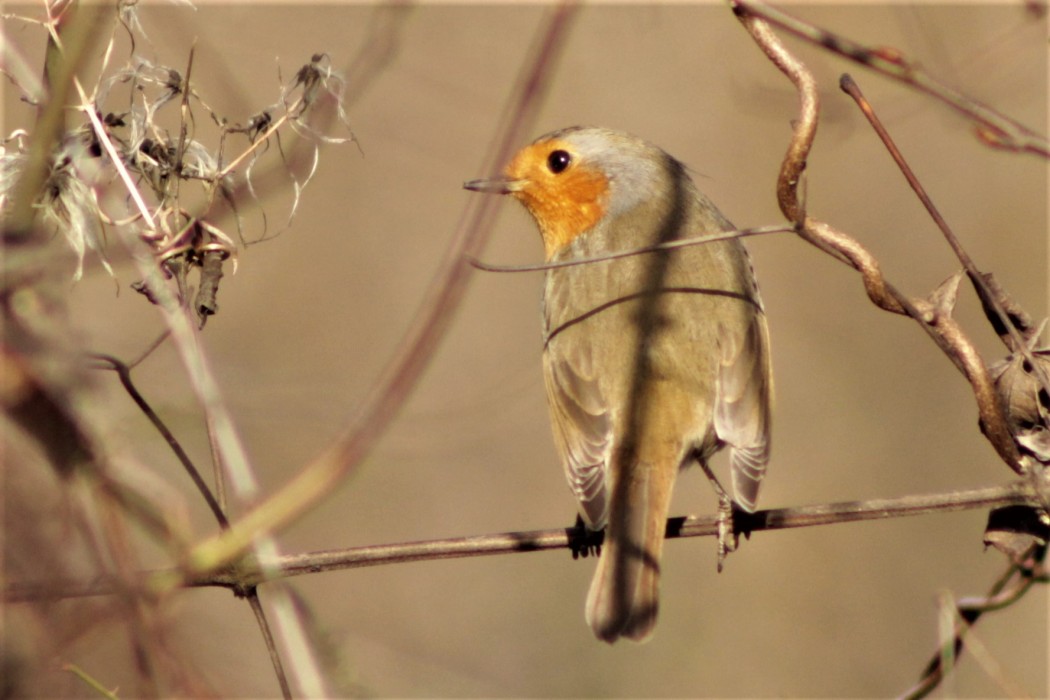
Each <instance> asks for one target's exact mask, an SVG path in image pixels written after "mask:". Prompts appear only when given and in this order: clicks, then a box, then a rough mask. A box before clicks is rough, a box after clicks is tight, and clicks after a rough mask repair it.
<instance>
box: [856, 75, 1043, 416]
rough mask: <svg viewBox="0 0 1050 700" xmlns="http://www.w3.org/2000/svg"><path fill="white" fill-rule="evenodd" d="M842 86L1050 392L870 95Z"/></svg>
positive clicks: (1038, 365) (1023, 341)
mask: <svg viewBox="0 0 1050 700" xmlns="http://www.w3.org/2000/svg"><path fill="white" fill-rule="evenodd" d="M839 86H840V87H841V88H842V91H843V92H845V93H846V94H847V95H849V96H850V97H852V98H853V100H854V101H855V102H856V103H857V106H858V107H859V108H860V111H861V112H863V113H864V116H865V117H867V119H868V123H870V124H871V127H872V128H873V129H874V130H875V133H876V134H878V136H879V139H881V140H882V143H883V145H885V146H886V150H887V151H889V153H890V156H891V157H892V158H893V161H894V162H895V163H896V164H897V167H898V168H900V171H901V173H902V174H903V175H904V179H905V180H907V181H908V185H909V186H911V188H912V191H914V192H915V195H916V196H917V197H918V198H919V201H920V202H922V205H923V206H924V207H925V208H926V211H927V212H928V213H929V215H930V218H931V219H933V221H934V223H935V224H937V228H939V229H940V230H941V233H942V234H943V235H944V238H945V240H946V241H948V245H949V246H950V247H951V249H952V251H953V252H954V253H955V256H956V257H957V258H958V259H959V262H960V263H962V266H963V269H965V270H966V276H967V277H968V278H969V279H970V282H971V284H973V286H974V289H975V291H976V292H977V296H978V297H980V299H981V302H982V305H983V306H984V308H985V309H986V311H987V312H988V313H990V314H994V316H995V319H993V320H997V321H998V323H997V324H995V323H993V325H994V326H996V327H997V328H1002V329H1003V333H1005V334H1006V338H1004V339H1003V340H1004V343H1005V344H1006V346H1007V348H1009V349H1010V351H1011V352H1014V353H1018V354H1020V355H1021V356H1022V357H1024V358H1025V359H1026V360H1027V361H1028V364H1029V365H1030V366H1031V367H1032V373H1033V374H1034V375H1035V377H1036V379H1038V381H1039V383H1040V384H1041V385H1042V387H1043V391H1045V392H1046V393H1047V394H1048V395H1050V379H1048V378H1047V376H1046V372H1044V371H1043V365H1042V363H1041V362H1036V360H1035V358H1034V357H1033V356H1032V351H1031V349H1030V348H1029V347H1028V343H1027V342H1026V339H1025V338H1023V337H1022V336H1021V332H1020V331H1021V330H1025V329H1018V328H1016V327H1015V326H1014V323H1013V319H1012V318H1011V317H1010V315H1009V314H1007V312H1006V310H1005V309H1004V308H1003V305H1002V304H1001V303H1000V300H999V296H998V294H996V290H993V289H992V288H991V287H990V286H989V284H988V282H987V279H986V276H985V275H984V273H982V272H981V271H980V270H978V269H977V265H976V264H975V263H974V261H973V258H971V257H970V254H969V253H968V252H966V249H965V248H964V247H963V245H962V242H960V241H959V238H958V236H956V235H955V232H954V231H953V230H952V229H951V227H950V226H949V225H948V222H947V221H946V220H945V219H944V217H943V216H942V215H941V212H940V211H939V210H938V209H937V206H936V205H935V204H934V203H933V200H932V199H931V198H930V196H929V195H928V194H927V193H926V189H925V188H924V187H923V186H922V183H921V182H919V178H918V177H917V176H916V175H915V173H914V171H912V169H911V166H909V165H908V162H907V161H906V160H905V158H904V155H903V154H902V153H901V152H900V149H899V148H898V147H897V144H896V143H895V142H894V141H893V137H891V136H890V133H889V131H888V130H887V129H886V127H885V126H884V125H883V123H882V120H881V119H879V117H878V115H877V114H875V109H874V108H873V107H872V106H871V103H870V102H868V100H867V98H865V97H864V94H863V93H862V92H861V89H860V86H859V85H857V83H856V81H854V80H853V78H852V77H850V75H849V74H848V73H843V74H842V77H841V78H840V80H839ZM1007 338H1009V341H1010V342H1006V340H1007Z"/></svg>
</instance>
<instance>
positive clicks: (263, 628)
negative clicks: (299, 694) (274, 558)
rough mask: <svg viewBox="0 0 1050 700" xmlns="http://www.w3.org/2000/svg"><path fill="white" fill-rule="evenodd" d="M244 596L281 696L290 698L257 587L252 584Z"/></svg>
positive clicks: (275, 644)
mask: <svg viewBox="0 0 1050 700" xmlns="http://www.w3.org/2000/svg"><path fill="white" fill-rule="evenodd" d="M244 597H245V598H247V600H248V605H249V606H251V609H252V614H253V615H255V622H256V624H257V625H259V631H260V632H262V636H263V641H264V642H265V643H266V651H267V652H269V654H270V663H271V664H273V672H274V674H275V675H276V676H277V682H278V683H280V685H281V696H282V697H283V698H284V699H285V700H291V697H292V688H291V686H290V685H288V675H287V674H286V673H285V672H284V664H283V663H282V662H281V654H280V653H279V652H278V651H277V642H276V641H275V640H274V638H273V632H272V631H271V630H270V623H269V621H268V620H267V619H266V611H265V610H264V609H263V606H262V601H260V600H259V590H258V588H256V587H255V586H252V587H251V588H249V589H248V591H247V592H246V593H245V594H244Z"/></svg>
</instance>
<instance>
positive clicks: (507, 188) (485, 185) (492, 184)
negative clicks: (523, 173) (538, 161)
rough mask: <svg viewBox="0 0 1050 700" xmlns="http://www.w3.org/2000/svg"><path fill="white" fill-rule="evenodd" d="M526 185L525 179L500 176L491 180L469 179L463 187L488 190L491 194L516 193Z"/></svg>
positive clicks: (477, 190) (481, 190) (479, 190)
mask: <svg viewBox="0 0 1050 700" xmlns="http://www.w3.org/2000/svg"><path fill="white" fill-rule="evenodd" d="M524 187H525V180H512V179H510V178H505V177H498V178H492V179H491V180H469V181H468V182H464V183H463V189H467V190H473V191H475V192H488V193H489V194H514V193H515V192H520V191H521V190H522V188H524Z"/></svg>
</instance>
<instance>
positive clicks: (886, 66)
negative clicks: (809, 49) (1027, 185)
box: [733, 0, 1050, 158]
mask: <svg viewBox="0 0 1050 700" xmlns="http://www.w3.org/2000/svg"><path fill="white" fill-rule="evenodd" d="M733 4H734V6H736V7H739V8H740V9H742V10H743V11H745V12H747V13H748V14H750V15H753V16H755V17H761V18H762V19H764V20H766V21H768V22H770V23H772V24H775V25H777V26H778V27H781V28H783V29H785V30H787V31H789V32H791V33H792V34H794V35H795V36H797V37H799V38H801V39H804V40H805V41H808V42H810V43H812V44H816V45H817V46H820V47H821V48H824V49H827V50H829V51H833V52H835V53H837V54H838V55H840V56H842V57H844V58H848V59H849V60H851V61H855V62H857V63H859V64H861V65H863V66H866V67H868V68H870V69H872V70H874V71H877V72H879V73H881V74H883V75H886V76H889V77H890V78H893V79H894V80H897V81H899V82H902V83H904V84H906V85H911V86H912V87H914V88H916V89H917V90H919V91H921V92H924V93H926V94H927V95H930V96H931V97H934V98H936V99H938V100H940V101H941V102H943V103H944V104H946V105H948V106H949V107H951V108H952V109H954V110H955V111H957V112H959V113H961V114H963V115H964V116H966V117H969V118H970V119H972V120H973V121H974V122H975V123H976V125H977V137H978V138H979V139H980V140H981V141H983V142H984V143H986V144H988V145H990V146H994V147H997V148H1003V149H1007V150H1012V151H1021V152H1026V153H1034V154H1037V155H1040V156H1042V157H1044V158H1050V143H1048V142H1047V140H1046V138H1045V137H1044V136H1041V135H1040V134H1037V133H1036V132H1034V131H1032V130H1031V129H1029V128H1027V127H1026V126H1024V125H1022V124H1020V123H1019V122H1017V121H1015V120H1013V119H1011V118H1009V117H1007V116H1005V115H1003V114H1000V113H999V112H997V111H996V110H994V109H992V108H991V107H989V106H987V105H985V104H983V103H981V102H978V101H977V100H975V99H973V98H971V97H968V96H966V95H964V94H962V93H961V92H959V91H957V90H954V89H952V88H950V87H948V86H947V85H945V84H944V83H942V82H940V81H939V80H937V79H936V78H934V77H933V76H931V75H930V74H929V73H927V72H926V71H925V70H923V69H922V67H921V65H920V64H919V63H918V62H916V61H911V60H909V59H908V58H906V57H905V56H904V55H903V54H902V53H901V52H900V51H898V50H897V49H894V48H890V47H885V46H880V47H875V48H871V47H867V46H864V45H863V44H858V43H857V42H855V41H852V40H850V39H847V38H845V37H842V36H839V35H837V34H834V33H832V32H829V31H828V30H826V29H822V28H820V27H816V26H814V25H812V24H809V23H807V22H804V21H802V20H800V19H798V18H797V17H792V16H791V15H789V14H787V13H785V12H782V11H780V10H778V9H776V8H774V7H771V6H769V5H766V4H765V3H761V2H752V1H751V0H733Z"/></svg>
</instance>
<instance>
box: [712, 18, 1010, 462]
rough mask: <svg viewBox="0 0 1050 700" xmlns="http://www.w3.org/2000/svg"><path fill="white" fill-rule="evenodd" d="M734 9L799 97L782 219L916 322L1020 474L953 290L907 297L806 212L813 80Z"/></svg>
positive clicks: (885, 305)
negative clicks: (955, 313) (962, 382)
mask: <svg viewBox="0 0 1050 700" xmlns="http://www.w3.org/2000/svg"><path fill="white" fill-rule="evenodd" d="M733 7H734V11H735V12H736V14H737V17H738V19H740V21H741V23H742V24H743V25H744V27H745V28H746V29H747V31H748V32H749V33H750V34H751V36H752V38H754V40H755V41H756V43H758V45H759V46H760V47H761V48H762V50H763V51H764V52H765V53H766V55H767V56H769V58H770V60H772V61H773V63H774V64H775V65H776V66H777V68H779V69H780V70H781V71H782V72H783V73H784V74H785V75H786V76H787V77H788V78H789V79H790V80H791V82H792V83H794V85H795V88H796V90H797V91H798V95H799V113H798V117H797V119H796V120H795V122H794V130H793V135H792V139H791V143H790V145H789V147H788V152H787V154H786V155H785V157H784V162H783V164H782V166H781V170H780V177H779V179H778V181H777V201H778V202H779V204H780V209H781V211H782V212H783V213H784V216H786V217H787V218H788V220H789V221H792V222H794V223H795V226H796V231H797V233H798V235H799V236H800V237H801V238H802V239H804V240H806V241H807V242H809V243H811V244H813V245H815V246H817V247H818V248H820V249H821V250H823V251H825V252H827V253H829V254H830V255H833V256H834V257H836V258H838V259H839V260H842V261H844V262H846V263H847V264H849V265H850V266H851V267H853V268H854V269H856V270H857V271H858V272H860V274H861V276H862V278H863V281H864V288H865V291H866V292H867V294H868V298H869V299H871V301H872V303H874V304H875V305H877V306H878V307H879V308H881V309H884V310H886V311H889V312H892V313H898V314H903V315H906V316H910V317H911V318H913V319H914V320H915V321H917V322H918V324H919V326H920V327H921V328H922V329H923V330H924V331H925V332H926V333H927V335H929V336H930V338H931V339H933V341H934V342H935V343H936V344H937V346H938V347H939V348H941V350H942V351H943V352H944V353H945V355H947V356H948V358H949V359H951V361H952V363H953V364H955V366H956V367H957V368H958V369H959V371H960V372H962V373H963V375H964V376H965V377H966V378H967V380H969V382H970V386H971V388H972V389H973V393H974V397H975V399H976V402H977V410H978V413H979V415H980V421H981V427H982V430H983V432H984V434H985V436H986V437H987V438H988V440H989V441H990V442H991V443H992V446H993V447H994V448H995V450H996V452H998V453H999V456H1000V457H1001V458H1002V460H1003V461H1004V462H1005V463H1006V464H1007V465H1008V466H1009V467H1010V468H1011V469H1013V470H1014V471H1015V472H1017V473H1018V474H1020V473H1023V471H1024V470H1023V468H1022V466H1021V462H1020V455H1019V453H1018V451H1017V445H1016V444H1015V442H1014V439H1013V434H1012V431H1011V429H1010V425H1009V422H1008V420H1007V418H1006V413H1005V409H1004V407H1003V405H1002V400H1001V397H1000V396H999V394H998V392H997V391H996V389H995V386H994V383H993V382H992V378H991V375H990V373H989V371H988V367H987V366H986V365H985V363H984V361H983V360H982V359H981V356H980V354H979V353H978V352H977V349H976V347H975V346H974V345H973V343H972V342H971V341H970V339H969V337H968V336H967V335H966V334H965V332H964V331H963V330H962V328H961V327H960V326H959V324H958V323H956V322H955V320H954V319H953V318H952V317H951V307H952V305H953V304H954V290H953V289H949V290H947V292H943V293H942V290H938V292H935V293H934V294H933V295H932V296H931V299H930V300H912V299H909V298H908V297H907V296H905V295H904V294H903V293H901V292H900V291H898V290H897V289H896V287H894V286H893V285H892V284H890V283H889V282H888V281H887V280H886V279H885V278H884V277H883V275H882V271H881V269H880V266H879V264H878V261H877V260H876V259H875V257H874V256H873V255H872V254H871V253H870V252H868V250H867V249H865V248H864V246H862V245H861V244H860V243H859V242H858V241H856V240H855V239H854V238H852V237H851V236H849V235H848V234H846V233H844V232H842V231H839V230H837V229H836V228H834V227H833V226H831V225H830V224H827V223H825V222H823V221H819V220H817V219H814V218H812V217H810V216H809V215H808V214H807V213H806V210H805V207H804V204H803V202H802V201H801V199H800V197H799V192H798V191H799V185H800V183H801V181H802V178H803V176H804V173H805V168H806V158H807V157H808V155H809V151H810V148H811V147H812V145H813V139H814V137H815V136H816V131H817V121H818V114H819V107H820V106H819V100H818V98H817V89H816V82H815V80H814V79H813V75H812V74H811V73H810V72H809V70H808V69H807V68H806V66H805V65H804V64H803V63H802V62H801V61H800V60H798V58H796V57H795V56H794V55H792V54H791V53H790V52H789V51H788V50H787V48H786V47H785V46H784V44H783V42H781V41H780V38H779V37H777V36H776V34H775V33H774V32H773V31H772V29H770V27H769V24H768V23H766V22H765V21H764V20H762V19H760V18H759V17H758V16H756V15H752V14H750V11H749V7H750V6H749V5H745V4H743V3H739V2H737V3H734V6H733Z"/></svg>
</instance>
